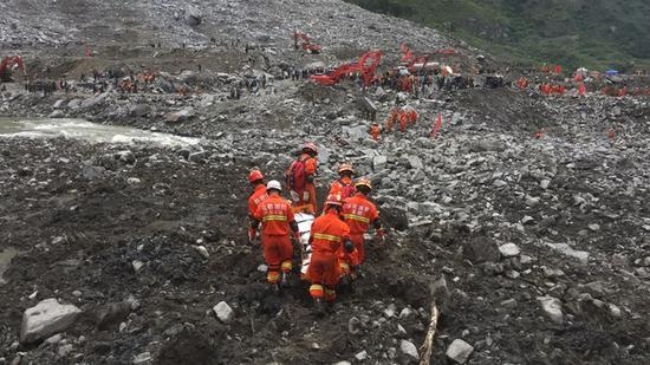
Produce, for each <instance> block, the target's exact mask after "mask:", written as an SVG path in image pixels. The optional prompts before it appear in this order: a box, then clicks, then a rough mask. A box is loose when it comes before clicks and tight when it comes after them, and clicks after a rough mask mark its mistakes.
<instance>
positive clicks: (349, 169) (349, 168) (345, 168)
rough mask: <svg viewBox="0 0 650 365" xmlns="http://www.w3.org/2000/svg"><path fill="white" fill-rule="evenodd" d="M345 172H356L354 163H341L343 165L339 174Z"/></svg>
mask: <svg viewBox="0 0 650 365" xmlns="http://www.w3.org/2000/svg"><path fill="white" fill-rule="evenodd" d="M344 172H349V173H350V174H354V170H353V169H352V165H350V164H349V163H344V164H341V166H339V175H341V174H342V173H344Z"/></svg>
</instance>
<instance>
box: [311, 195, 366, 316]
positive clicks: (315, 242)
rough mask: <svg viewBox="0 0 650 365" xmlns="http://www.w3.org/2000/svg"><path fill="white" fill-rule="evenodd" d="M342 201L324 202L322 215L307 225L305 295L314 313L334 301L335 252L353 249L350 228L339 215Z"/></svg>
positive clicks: (338, 274)
mask: <svg viewBox="0 0 650 365" xmlns="http://www.w3.org/2000/svg"><path fill="white" fill-rule="evenodd" d="M341 208H342V202H341V200H340V199H339V198H338V197H337V196H334V195H331V196H329V197H328V198H327V201H326V202H325V214H323V215H322V216H320V217H318V218H316V219H315V220H314V223H313V224H312V226H311V236H310V238H309V243H310V245H311V249H312V256H311V262H310V263H309V269H308V271H307V272H308V276H309V280H310V281H311V286H310V287H309V294H310V295H311V297H312V298H313V299H314V305H315V308H316V312H317V313H319V314H322V313H323V310H324V301H327V302H330V303H332V302H334V300H336V285H337V284H338V282H339V280H340V279H341V271H340V267H339V259H338V255H337V253H338V251H339V250H340V249H341V247H343V248H344V250H345V251H346V252H352V251H353V250H354V243H352V241H350V228H348V225H347V224H345V222H343V221H342V220H341V218H340V216H339V214H340V213H341Z"/></svg>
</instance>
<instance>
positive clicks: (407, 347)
mask: <svg viewBox="0 0 650 365" xmlns="http://www.w3.org/2000/svg"><path fill="white" fill-rule="evenodd" d="M399 348H400V350H401V351H402V353H403V354H405V355H407V356H409V357H410V358H413V359H415V360H417V359H419V356H418V348H417V347H415V345H414V344H413V342H410V341H407V340H401V341H400V343H399Z"/></svg>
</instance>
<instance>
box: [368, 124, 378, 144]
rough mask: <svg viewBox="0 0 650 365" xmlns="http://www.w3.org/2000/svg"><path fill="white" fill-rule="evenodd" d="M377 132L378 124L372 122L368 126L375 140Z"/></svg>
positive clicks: (376, 139)
mask: <svg viewBox="0 0 650 365" xmlns="http://www.w3.org/2000/svg"><path fill="white" fill-rule="evenodd" d="M379 132H380V131H379V124H377V123H372V125H371V126H370V135H371V136H372V139H374V140H375V142H379Z"/></svg>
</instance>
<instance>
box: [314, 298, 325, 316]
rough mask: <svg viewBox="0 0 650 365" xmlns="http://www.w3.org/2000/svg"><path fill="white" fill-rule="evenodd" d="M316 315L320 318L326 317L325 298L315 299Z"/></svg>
mask: <svg viewBox="0 0 650 365" xmlns="http://www.w3.org/2000/svg"><path fill="white" fill-rule="evenodd" d="M314 313H316V315H317V316H319V317H320V316H323V315H325V301H324V300H323V298H314Z"/></svg>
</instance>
